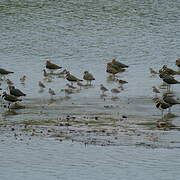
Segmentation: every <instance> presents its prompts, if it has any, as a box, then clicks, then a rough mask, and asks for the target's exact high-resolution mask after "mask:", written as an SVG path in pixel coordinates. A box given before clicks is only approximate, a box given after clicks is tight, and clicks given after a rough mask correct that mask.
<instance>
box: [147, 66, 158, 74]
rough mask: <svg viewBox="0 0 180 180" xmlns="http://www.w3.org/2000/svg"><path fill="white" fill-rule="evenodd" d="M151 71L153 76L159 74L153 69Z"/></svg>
mask: <svg viewBox="0 0 180 180" xmlns="http://www.w3.org/2000/svg"><path fill="white" fill-rule="evenodd" d="M149 71H150V73H151V74H152V75H156V74H158V72H157V71H155V70H154V69H153V68H149Z"/></svg>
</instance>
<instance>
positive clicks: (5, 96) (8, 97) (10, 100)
mask: <svg viewBox="0 0 180 180" xmlns="http://www.w3.org/2000/svg"><path fill="white" fill-rule="evenodd" d="M2 98H3V99H4V100H5V101H7V102H8V104H9V106H8V108H9V107H10V105H11V104H12V103H14V102H17V101H22V99H18V98H17V97H15V96H13V95H10V94H7V93H6V92H3V95H2Z"/></svg>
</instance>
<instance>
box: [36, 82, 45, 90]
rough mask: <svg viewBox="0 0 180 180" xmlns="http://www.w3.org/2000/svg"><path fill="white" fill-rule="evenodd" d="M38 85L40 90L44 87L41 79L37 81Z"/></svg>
mask: <svg viewBox="0 0 180 180" xmlns="http://www.w3.org/2000/svg"><path fill="white" fill-rule="evenodd" d="M38 85H39V87H40V90H41V91H42V90H43V89H44V88H45V87H46V86H45V85H44V84H43V83H42V82H41V81H39V82H38Z"/></svg>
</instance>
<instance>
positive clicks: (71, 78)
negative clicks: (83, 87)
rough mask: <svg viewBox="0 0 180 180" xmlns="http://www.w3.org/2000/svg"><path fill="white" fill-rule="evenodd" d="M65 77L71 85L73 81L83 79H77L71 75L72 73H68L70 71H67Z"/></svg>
mask: <svg viewBox="0 0 180 180" xmlns="http://www.w3.org/2000/svg"><path fill="white" fill-rule="evenodd" d="M66 79H67V80H68V81H70V82H71V84H72V85H73V82H78V81H83V80H81V79H78V78H77V77H75V76H73V75H72V74H70V72H67V74H66Z"/></svg>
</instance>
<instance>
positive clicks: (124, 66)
mask: <svg viewBox="0 0 180 180" xmlns="http://www.w3.org/2000/svg"><path fill="white" fill-rule="evenodd" d="M112 64H113V65H116V66H118V67H119V68H128V67H129V66H128V65H126V64H123V63H121V62H119V61H117V60H116V59H112Z"/></svg>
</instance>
